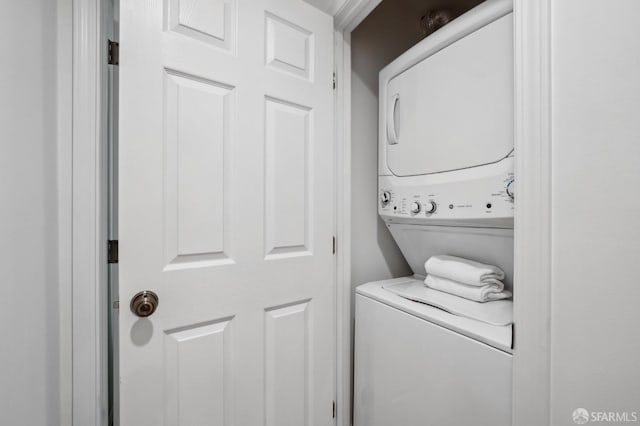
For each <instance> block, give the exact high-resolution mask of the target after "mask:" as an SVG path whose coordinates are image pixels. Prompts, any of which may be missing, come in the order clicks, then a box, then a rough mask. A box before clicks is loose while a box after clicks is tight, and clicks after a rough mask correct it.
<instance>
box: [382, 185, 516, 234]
mask: <svg viewBox="0 0 640 426" xmlns="http://www.w3.org/2000/svg"><path fill="white" fill-rule="evenodd" d="M378 179H379V182H378V183H379V186H378V191H379V195H380V203H379V206H378V212H379V214H380V216H381V217H382V218H383V219H384V220H387V221H391V222H393V221H404V220H405V219H406V220H410V222H415V223H427V222H431V221H438V220H446V221H451V220H469V221H482V220H485V219H511V218H513V212H514V205H513V203H514V198H515V183H514V176H513V173H505V174H503V175H500V176H488V177H484V178H481V179H473V180H467V181H458V182H446V183H440V184H432V185H413V186H409V185H407V186H405V185H401V183H403V182H404V181H403V180H402V179H403V178H398V177H395V176H379V178H378Z"/></svg>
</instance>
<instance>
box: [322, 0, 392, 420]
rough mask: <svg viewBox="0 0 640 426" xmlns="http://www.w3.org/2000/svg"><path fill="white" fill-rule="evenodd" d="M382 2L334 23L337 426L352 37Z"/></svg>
mask: <svg viewBox="0 0 640 426" xmlns="http://www.w3.org/2000/svg"><path fill="white" fill-rule="evenodd" d="M381 1H382V0H347V1H345V2H344V3H343V4H342V7H341V8H340V10H339V11H338V12H337V13H336V15H335V18H334V28H335V33H334V61H335V72H336V94H335V144H336V145H335V146H336V151H335V152H336V173H337V176H336V233H337V238H338V250H337V253H336V288H337V292H336V316H337V318H336V327H337V329H336V339H337V342H336V349H337V351H336V352H337V353H336V356H337V359H336V361H337V362H336V374H337V403H338V412H337V416H336V424H337V426H349V425H351V424H352V421H353V418H352V401H353V398H352V392H353V390H352V389H353V364H352V363H353V344H352V342H353V329H354V325H353V322H352V321H351V305H352V299H353V294H352V291H351V120H350V118H351V31H353V30H354V29H355V28H356V27H357V26H358V25H359V24H360V23H361V22H362V21H363V20H364V19H365V18H366V17H367V15H369V13H371V11H372V10H373V9H375V7H376V6H377V5H378V4H380V2H381Z"/></svg>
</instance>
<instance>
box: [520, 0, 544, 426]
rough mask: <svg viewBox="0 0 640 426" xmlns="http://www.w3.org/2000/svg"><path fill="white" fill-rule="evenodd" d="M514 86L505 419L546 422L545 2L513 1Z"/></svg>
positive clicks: (533, 425)
mask: <svg viewBox="0 0 640 426" xmlns="http://www.w3.org/2000/svg"><path fill="white" fill-rule="evenodd" d="M514 19H515V23H514V24H515V25H514V29H515V31H514V36H515V84H516V90H515V93H516V104H515V117H516V126H515V128H516V134H515V153H516V156H515V157H516V170H515V173H516V193H517V194H518V195H517V198H516V219H515V271H514V275H515V280H514V282H515V283H516V284H515V293H516V294H517V296H516V298H515V299H514V323H515V327H516V328H515V330H516V333H515V336H516V339H515V342H514V343H515V349H514V370H513V390H514V392H513V424H514V425H518V426H538V425H542V424H550V420H551V419H550V408H551V407H550V406H551V398H550V392H551V390H550V385H551V369H550V366H551V358H550V351H551V267H552V246H551V161H552V158H551V0H539V1H530V0H515V1H514Z"/></svg>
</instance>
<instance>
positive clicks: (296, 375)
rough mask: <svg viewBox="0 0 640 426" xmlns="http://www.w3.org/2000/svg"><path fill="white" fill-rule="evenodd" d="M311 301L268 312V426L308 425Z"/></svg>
mask: <svg viewBox="0 0 640 426" xmlns="http://www.w3.org/2000/svg"><path fill="white" fill-rule="evenodd" d="M309 311H310V302H309V301H306V302H302V303H296V304H293V305H289V306H285V307H278V308H273V309H268V310H267V311H266V312H265V392H266V393H265V414H266V425H267V426H304V425H309V423H310V422H309V415H310V414H311V408H310V407H309V392H310V389H311V387H310V383H309V380H310V368H311V365H310V361H311V360H310V348H309V344H310V341H309V315H310V312H309Z"/></svg>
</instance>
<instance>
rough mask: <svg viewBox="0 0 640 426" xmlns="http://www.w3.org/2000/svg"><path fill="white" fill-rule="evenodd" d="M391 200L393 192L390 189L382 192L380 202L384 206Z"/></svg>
mask: <svg viewBox="0 0 640 426" xmlns="http://www.w3.org/2000/svg"><path fill="white" fill-rule="evenodd" d="M389 201H391V193H390V192H389V191H384V192H383V193H382V194H380V202H381V203H382V205H383V206H386V205H387V204H389Z"/></svg>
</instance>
